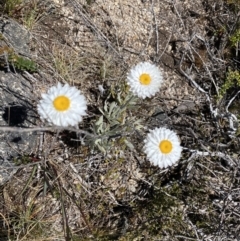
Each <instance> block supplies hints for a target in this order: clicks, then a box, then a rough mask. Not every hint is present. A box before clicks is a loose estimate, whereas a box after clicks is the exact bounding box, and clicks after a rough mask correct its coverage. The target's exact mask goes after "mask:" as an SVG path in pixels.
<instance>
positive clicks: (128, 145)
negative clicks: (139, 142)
mask: <svg viewBox="0 0 240 241" xmlns="http://www.w3.org/2000/svg"><path fill="white" fill-rule="evenodd" d="M124 143H125V145H126V146H127V147H128V148H129V149H130V150H132V151H133V150H134V149H135V148H134V145H133V144H132V143H131V142H130V141H128V140H126V139H124Z"/></svg>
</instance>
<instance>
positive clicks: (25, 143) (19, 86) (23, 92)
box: [0, 18, 38, 185]
mask: <svg viewBox="0 0 240 241" xmlns="http://www.w3.org/2000/svg"><path fill="white" fill-rule="evenodd" d="M0 34H2V35H3V36H4V38H5V42H6V43H7V44H8V45H11V47H12V48H13V49H14V51H15V52H16V53H17V54H23V55H29V53H30V51H29V48H28V42H29V34H28V32H27V30H25V29H24V28H23V27H21V26H20V25H19V24H18V23H16V22H15V21H13V20H11V19H2V18H0ZM34 99H35V97H34V93H33V91H32V86H31V83H30V82H29V81H28V80H27V79H26V78H24V77H23V76H22V74H21V73H12V72H10V71H9V69H8V71H7V69H6V68H5V69H4V68H3V69H2V70H1V69H0V106H1V108H0V126H1V129H0V185H2V184H4V183H5V182H7V181H8V180H9V179H10V178H11V177H12V175H14V173H15V172H16V171H17V169H18V167H17V166H16V165H15V163H14V159H15V158H17V157H19V156H24V155H28V154H30V153H31V152H33V151H34V150H35V148H36V147H37V140H38V136H37V134H36V133H35V132H34V133H31V132H29V133H19V132H6V131H4V126H13V127H19V128H21V127H31V126H35V122H36V116H37V114H36V113H35V111H34V109H35V108H34V106H33V100H34Z"/></svg>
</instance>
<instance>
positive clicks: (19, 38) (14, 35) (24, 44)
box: [0, 18, 30, 56]
mask: <svg viewBox="0 0 240 241" xmlns="http://www.w3.org/2000/svg"><path fill="white" fill-rule="evenodd" d="M0 32H1V34H2V35H3V37H4V38H5V39H6V40H7V41H8V43H9V44H11V47H13V48H14V50H15V51H16V52H18V53H19V54H22V55H25V56H29V53H30V51H29V47H28V43H29V41H30V34H29V32H28V31H27V30H26V29H24V28H23V27H22V26H21V25H19V24H18V23H17V22H16V21H14V20H12V19H5V18H0Z"/></svg>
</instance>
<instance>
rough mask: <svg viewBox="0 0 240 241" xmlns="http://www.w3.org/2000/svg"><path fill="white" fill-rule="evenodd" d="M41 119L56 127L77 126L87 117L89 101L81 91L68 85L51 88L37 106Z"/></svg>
mask: <svg viewBox="0 0 240 241" xmlns="http://www.w3.org/2000/svg"><path fill="white" fill-rule="evenodd" d="M37 110H38V113H39V115H40V117H41V119H45V120H47V121H48V122H49V123H51V124H54V125H56V126H75V125H76V124H78V123H79V122H80V121H82V116H83V115H86V112H85V111H86V110H87V101H86V99H85V97H84V96H83V95H82V94H81V93H80V91H79V90H78V89H77V88H75V87H73V86H69V85H68V84H65V85H63V86H62V85H61V84H60V83H58V84H57V86H53V87H51V88H50V89H49V90H48V92H47V94H42V99H41V100H40V103H39V104H38V106H37Z"/></svg>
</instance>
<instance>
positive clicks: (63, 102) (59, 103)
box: [53, 95, 70, 111]
mask: <svg viewBox="0 0 240 241" xmlns="http://www.w3.org/2000/svg"><path fill="white" fill-rule="evenodd" d="M53 105H54V107H55V109H56V110H58V111H65V110H67V109H68V108H69V106H70V100H69V98H68V97H66V96H63V95H61V96H58V97H57V98H55V100H54V101H53Z"/></svg>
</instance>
